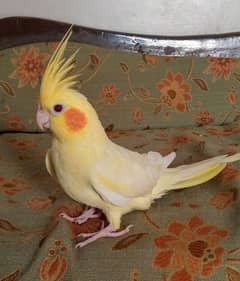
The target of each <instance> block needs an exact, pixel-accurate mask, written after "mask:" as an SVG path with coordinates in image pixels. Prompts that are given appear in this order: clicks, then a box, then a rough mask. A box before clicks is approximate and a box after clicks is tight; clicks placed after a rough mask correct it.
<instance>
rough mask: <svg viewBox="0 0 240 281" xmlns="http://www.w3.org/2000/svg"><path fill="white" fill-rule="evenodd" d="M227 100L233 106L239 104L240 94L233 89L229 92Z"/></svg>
mask: <svg viewBox="0 0 240 281" xmlns="http://www.w3.org/2000/svg"><path fill="white" fill-rule="evenodd" d="M226 100H227V102H228V103H229V104H231V105H235V104H236V103H237V100H238V94H237V92H236V88H235V87H231V89H230V90H229V91H228V93H227V95H226Z"/></svg>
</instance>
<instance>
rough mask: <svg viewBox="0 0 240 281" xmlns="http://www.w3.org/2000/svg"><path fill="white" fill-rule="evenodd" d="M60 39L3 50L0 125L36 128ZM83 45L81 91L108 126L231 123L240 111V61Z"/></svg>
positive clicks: (79, 68)
mask: <svg viewBox="0 0 240 281" xmlns="http://www.w3.org/2000/svg"><path fill="white" fill-rule="evenodd" d="M55 47H56V43H48V44H47V43H41V44H39V43H38V44H31V45H25V46H19V47H16V48H12V49H7V50H3V51H2V52H1V54H0V130H2V131H3V130H10V131H36V130H38V128H37V126H36V122H35V112H36V104H37V98H38V95H39V84H40V79H41V75H42V73H43V71H44V68H45V66H46V63H47V60H48V59H49V57H50V55H51V54H52V51H53V49H54V48H55ZM77 48H80V50H79V54H78V56H77V58H76V71H77V72H79V73H81V75H80V77H79V83H78V85H77V87H78V89H79V90H80V91H81V92H82V93H83V94H85V95H86V96H87V97H88V98H89V100H90V102H91V103H92V104H93V105H94V106H95V108H96V109H97V111H98V113H99V115H100V119H101V120H102V122H103V124H104V126H105V127H108V126H111V127H114V128H115V129H116V130H117V129H136V128H138V129H141V128H146V127H150V128H165V127H181V126H195V125H207V124H223V123H231V122H232V121H233V120H235V119H237V118H238V117H239V98H238V94H239V81H240V68H239V66H240V61H239V60H236V59H216V58H191V57H184V58H168V57H156V56H149V55H145V56H143V55H141V54H132V53H124V52H116V51H113V50H110V49H102V48H96V47H94V46H90V45H83V44H78V43H70V44H69V47H68V50H67V54H66V56H68V55H70V54H71V53H73V51H74V50H76V49H77Z"/></svg>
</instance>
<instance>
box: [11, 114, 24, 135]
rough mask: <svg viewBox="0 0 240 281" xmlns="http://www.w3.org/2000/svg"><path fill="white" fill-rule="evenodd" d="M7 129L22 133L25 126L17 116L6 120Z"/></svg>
mask: <svg viewBox="0 0 240 281" xmlns="http://www.w3.org/2000/svg"><path fill="white" fill-rule="evenodd" d="M7 127H8V129H10V130H14V131H23V130H25V129H26V126H25V125H24V123H23V122H22V120H21V119H20V117H18V116H12V117H9V118H8V120H7Z"/></svg>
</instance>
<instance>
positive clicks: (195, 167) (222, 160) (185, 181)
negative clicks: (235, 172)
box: [152, 153, 240, 198]
mask: <svg viewBox="0 0 240 281" xmlns="http://www.w3.org/2000/svg"><path fill="white" fill-rule="evenodd" d="M237 160H240V153H237V154H235V155H231V156H227V155H221V156H217V157H214V158H210V159H207V160H203V161H200V162H198V163H194V164H190V165H183V166H179V167H177V168H170V169H166V170H165V173H164V174H162V175H161V176H160V178H159V180H158V182H157V185H156V186H155V187H154V189H153V192H152V196H153V198H159V197H161V196H162V194H164V193H166V192H167V191H169V190H175V189H182V188H188V187H192V186H195V185H198V184H201V183H204V182H207V181H209V180H210V179H212V178H214V177H215V176H216V175H218V174H219V173H220V172H221V171H222V170H223V169H224V168H225V167H226V165H227V163H230V162H234V161H237Z"/></svg>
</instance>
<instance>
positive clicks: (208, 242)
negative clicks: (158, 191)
mask: <svg viewBox="0 0 240 281" xmlns="http://www.w3.org/2000/svg"><path fill="white" fill-rule="evenodd" d="M227 236H228V231H227V230H225V229H220V228H218V227H217V226H215V225H209V224H206V223H204V221H203V220H202V219H201V218H200V217H198V216H194V217H191V218H190V219H189V221H188V223H187V224H184V223H182V222H179V221H172V222H171V223H170V224H169V225H168V232H167V234H165V235H161V236H159V237H157V238H156V239H155V245H156V246H157V248H158V250H159V251H158V253H157V254H156V255H155V257H154V259H153V266H154V267H159V268H165V269H167V268H168V269H171V270H172V271H173V274H172V275H171V276H170V278H169V279H168V280H169V281H174V280H189V281H190V280H191V281H193V280H194V278H195V277H198V278H204V277H210V276H212V275H214V271H215V270H216V269H217V268H218V267H220V266H221V265H222V263H223V255H224V248H223V247H222V246H221V242H222V240H223V239H224V238H226V237H227ZM181 276H185V279H181Z"/></svg>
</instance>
